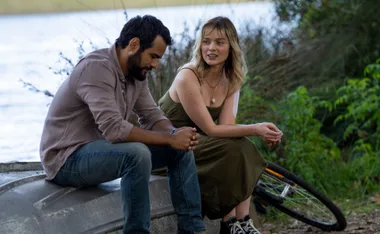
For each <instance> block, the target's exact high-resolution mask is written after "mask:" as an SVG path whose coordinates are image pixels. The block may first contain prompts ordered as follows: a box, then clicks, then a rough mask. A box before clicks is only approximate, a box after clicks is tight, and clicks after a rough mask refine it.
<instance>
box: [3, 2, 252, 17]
mask: <svg viewBox="0 0 380 234" xmlns="http://www.w3.org/2000/svg"><path fill="white" fill-rule="evenodd" d="M249 1H254V0H139V1H131V0H109V1H105V0H0V14H32V13H54V12H70V11H91V10H111V9H130V8H147V7H165V6H185V5H201V4H217V3H239V2H249Z"/></svg>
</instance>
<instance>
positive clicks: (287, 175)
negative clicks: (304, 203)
mask: <svg viewBox="0 0 380 234" xmlns="http://www.w3.org/2000/svg"><path fill="white" fill-rule="evenodd" d="M268 169H269V170H268ZM270 171H272V172H270ZM273 172H274V173H273ZM265 173H267V174H269V173H270V174H271V176H276V177H278V178H281V180H282V181H284V180H286V181H288V182H289V181H292V182H293V183H294V184H295V185H296V187H302V188H303V189H304V190H306V191H307V192H308V193H309V194H310V195H312V196H313V197H314V198H315V199H317V200H318V201H320V202H321V203H322V204H323V205H324V206H325V207H326V208H327V209H328V210H329V211H330V212H331V213H332V214H333V215H334V217H335V219H336V222H335V223H326V222H324V221H321V220H317V219H314V218H312V217H308V216H306V215H304V214H301V213H299V212H297V211H296V210H294V209H292V208H289V207H287V206H285V205H284V203H283V202H279V200H278V199H276V198H275V197H274V196H273V195H272V194H270V192H268V191H267V190H266V189H265V188H263V187H262V186H260V185H257V186H256V188H255V190H254V192H253V194H254V195H255V196H257V197H258V198H259V199H261V200H262V201H264V202H266V203H268V204H269V205H271V206H273V207H274V208H276V209H278V210H279V211H281V212H283V213H285V214H287V215H289V216H291V217H293V218H295V219H297V220H299V221H301V222H304V223H306V224H309V225H311V226H314V227H317V228H319V229H321V230H323V231H342V230H344V229H345V228H346V226H347V222H346V219H345V217H344V215H343V213H342V211H341V210H340V209H339V208H338V207H337V206H336V205H335V204H334V203H333V202H332V201H331V200H330V199H328V198H327V197H326V196H325V195H323V194H321V193H320V192H318V191H317V190H316V189H315V188H314V187H313V186H311V185H310V184H308V183H307V182H306V181H305V180H303V179H302V178H300V177H299V176H296V175H295V174H294V173H292V172H289V171H288V170H286V169H285V168H283V167H281V166H278V165H276V164H274V163H272V162H268V161H267V169H266V170H265V171H264V174H265ZM276 173H277V175H276Z"/></svg>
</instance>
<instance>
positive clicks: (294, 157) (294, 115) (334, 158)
mask: <svg viewBox="0 0 380 234" xmlns="http://www.w3.org/2000/svg"><path fill="white" fill-rule="evenodd" d="M318 105H320V103H319V102H318V99H317V98H315V97H310V96H309V94H308V91H307V89H306V88H305V87H303V86H300V87H299V88H297V90H296V91H294V92H292V93H290V94H289V95H288V96H287V98H286V99H285V100H284V102H283V103H281V107H280V108H279V115H280V116H282V122H281V126H282V130H283V132H284V134H285V143H286V145H285V157H286V161H285V166H286V167H287V168H288V169H289V170H291V171H294V172H295V173H297V174H299V175H301V176H303V177H304V178H305V179H306V180H307V181H308V182H310V183H312V184H315V185H317V186H319V187H320V188H323V189H331V185H333V183H331V180H329V178H330V176H332V174H333V173H334V170H332V168H331V166H332V165H338V164H339V161H340V151H339V149H338V148H337V146H336V145H335V143H334V142H333V141H332V140H331V139H329V138H327V137H326V136H324V135H323V134H321V133H320V128H321V126H322V124H321V122H319V121H318V120H317V119H315V118H314V114H315V110H316V107H317V106H318Z"/></svg>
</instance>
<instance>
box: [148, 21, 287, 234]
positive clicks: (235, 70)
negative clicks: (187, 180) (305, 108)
mask: <svg viewBox="0 0 380 234" xmlns="http://www.w3.org/2000/svg"><path fill="white" fill-rule="evenodd" d="M245 75H246V64H245V60H244V56H243V53H242V51H241V48H240V45H239V38H238V35H237V32H236V29H235V27H234V25H233V24H232V22H231V21H230V20H229V19H228V18H225V17H216V18H213V19H211V20H209V21H208V22H207V23H206V24H205V25H204V26H203V27H202V31H201V38H200V40H199V41H197V43H196V45H195V51H194V55H193V59H192V61H191V62H190V63H188V64H185V65H184V66H183V67H181V68H180V69H179V72H178V74H177V76H176V77H175V79H174V81H173V83H172V85H171V87H170V89H169V91H168V92H167V93H166V94H165V95H164V96H163V97H162V98H161V100H160V101H159V105H160V107H161V109H162V110H163V111H164V112H165V114H166V116H167V117H168V118H169V119H170V120H171V121H172V123H173V125H174V126H175V127H182V126H194V127H196V128H197V129H198V130H199V132H200V134H201V135H200V139H199V141H200V143H199V145H198V146H197V147H196V149H195V150H194V155H195V160H196V163H197V168H198V178H199V183H200V187H201V193H202V206H203V207H202V208H203V212H204V214H205V215H207V216H208V217H209V218H210V219H216V218H223V219H222V221H221V231H220V233H222V234H224V233H226V234H227V233H242V234H244V233H259V231H257V229H256V228H255V227H254V226H253V222H252V219H251V218H250V217H249V206H250V198H251V194H252V192H253V189H254V187H255V185H256V183H257V181H258V178H259V176H260V175H261V173H262V171H263V169H264V168H265V161H264V159H263V158H262V156H261V155H260V153H259V152H258V150H257V149H256V147H255V145H254V144H253V143H252V142H251V141H249V140H248V138H246V137H245V136H259V137H261V138H262V139H264V140H265V142H266V143H267V144H268V145H274V144H277V143H279V142H280V139H281V136H282V133H281V131H280V130H279V129H278V128H277V127H276V126H275V125H273V124H272V123H259V124H251V125H236V124H235V119H236V113H237V109H238V100H239V91H240V88H241V85H242V82H243V78H244V76H245ZM162 172H163V171H162V170H161V171H155V172H154V173H156V174H159V173H162Z"/></svg>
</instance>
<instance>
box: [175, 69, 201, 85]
mask: <svg viewBox="0 0 380 234" xmlns="http://www.w3.org/2000/svg"><path fill="white" fill-rule="evenodd" d="M183 69H188V70H190V71H192V72H193V73H194V74H195V76H196V77H197V79H198V82H199V84H200V85H201V86H202V81H201V78H199V76H198V74H197V73H196V72H195V71H194V69H192V68H190V67H183V68H181V70H183ZM181 70H180V71H181Z"/></svg>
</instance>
